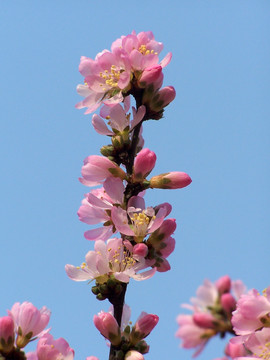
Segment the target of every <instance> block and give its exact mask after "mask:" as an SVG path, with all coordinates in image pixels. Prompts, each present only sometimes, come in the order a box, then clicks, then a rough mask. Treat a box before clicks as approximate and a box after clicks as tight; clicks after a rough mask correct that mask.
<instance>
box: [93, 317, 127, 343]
mask: <svg viewBox="0 0 270 360" xmlns="http://www.w3.org/2000/svg"><path fill="white" fill-rule="evenodd" d="M94 324H95V326H96V328H97V329H98V330H99V331H100V333H101V334H102V335H103V336H104V337H105V338H106V339H108V340H110V342H111V343H112V345H115V346H117V345H119V344H120V342H121V332H120V328H119V326H118V324H117V321H116V319H115V318H114V317H113V315H112V314H110V313H105V312H100V313H99V314H98V315H95V316H94Z"/></svg>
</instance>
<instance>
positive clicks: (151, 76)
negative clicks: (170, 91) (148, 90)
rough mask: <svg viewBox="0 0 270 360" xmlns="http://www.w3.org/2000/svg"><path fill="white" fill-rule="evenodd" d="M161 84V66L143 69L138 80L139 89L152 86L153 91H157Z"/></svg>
mask: <svg viewBox="0 0 270 360" xmlns="http://www.w3.org/2000/svg"><path fill="white" fill-rule="evenodd" d="M162 82H163V73H162V66H160V65H152V66H149V67H147V68H145V69H144V70H143V72H142V74H141V76H140V78H139V87H140V88H145V87H147V86H149V85H152V86H153V87H154V89H159V88H160V87H161V85H162Z"/></svg>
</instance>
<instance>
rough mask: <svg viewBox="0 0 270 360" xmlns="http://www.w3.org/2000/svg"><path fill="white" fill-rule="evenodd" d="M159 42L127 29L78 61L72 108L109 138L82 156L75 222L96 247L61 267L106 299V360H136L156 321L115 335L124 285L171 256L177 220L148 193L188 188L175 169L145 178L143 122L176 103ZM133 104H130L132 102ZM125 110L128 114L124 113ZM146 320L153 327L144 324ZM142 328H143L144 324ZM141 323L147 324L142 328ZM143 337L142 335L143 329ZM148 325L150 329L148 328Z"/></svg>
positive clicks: (148, 165)
mask: <svg viewBox="0 0 270 360" xmlns="http://www.w3.org/2000/svg"><path fill="white" fill-rule="evenodd" d="M162 49H163V44H162V43H160V42H157V41H156V40H155V38H154V35H153V34H152V32H150V31H148V32H141V33H138V34H136V33H135V31H133V32H132V33H131V34H129V35H127V36H122V37H121V38H120V39H117V40H116V41H114V42H113V44H112V46H111V50H110V51H109V50H103V51H102V52H100V53H99V54H98V55H97V56H96V58H95V59H94V60H93V59H90V58H87V57H85V56H83V57H82V58H81V61H80V65H79V71H80V73H81V74H82V75H83V77H84V84H80V85H78V87H77V91H78V93H79V94H80V95H82V96H84V97H85V99H84V100H82V101H81V102H79V103H78V104H77V105H76V107H77V108H79V109H80V108H83V107H86V108H87V110H86V112H85V113H86V114H89V113H91V112H94V111H95V110H97V109H98V108H99V107H100V106H101V108H100V111H99V114H93V115H92V125H93V127H94V129H95V130H96V132H97V133H99V134H101V135H103V136H106V139H107V138H110V140H111V143H110V144H109V145H104V146H103V147H102V148H101V149H100V152H101V156H100V155H90V156H88V157H86V158H85V160H84V163H83V166H82V169H81V178H80V179H79V180H80V182H81V183H82V184H83V185H85V186H87V187H88V188H89V187H90V188H92V189H90V190H88V192H87V193H86V194H85V196H84V198H83V200H82V203H81V206H80V207H79V210H78V217H79V219H80V220H81V221H82V222H84V223H86V224H88V225H90V226H93V225H94V226H95V227H94V228H90V229H89V230H87V231H86V232H85V234H84V236H85V238H86V239H87V240H90V241H93V242H94V249H91V250H90V251H88V253H87V254H86V256H85V261H84V262H82V264H81V265H80V266H74V265H71V264H67V265H66V267H65V269H66V273H67V275H68V276H69V277H70V278H71V279H72V280H75V281H95V285H94V286H92V292H93V293H94V294H95V295H96V298H97V299H98V300H105V299H108V300H109V301H110V303H111V304H112V305H113V308H114V311H113V315H111V314H109V313H103V312H102V313H100V314H99V315H97V316H95V317H94V323H95V325H96V327H97V328H98V329H99V331H100V332H101V334H102V335H103V336H104V337H105V338H106V339H107V340H109V341H110V344H111V350H110V359H111V360H116V359H130V360H132V359H142V358H143V354H144V353H145V352H147V351H148V348H149V346H148V345H147V346H146V343H145V342H144V338H145V336H147V335H148V334H149V333H150V331H151V330H152V328H153V327H154V326H152V325H153V324H152V323H151V322H152V321H154V323H155V325H156V323H157V319H158V317H157V316H156V315H149V314H148V315H144V316H143V317H142V319H140V320H138V321H137V322H136V324H135V325H134V327H133V328H132V329H131V328H130V327H129V326H127V327H126V328H125V329H121V323H122V320H123V319H122V317H123V316H124V315H123V309H124V303H125V301H124V298H125V292H126V289H127V285H128V283H129V282H130V279H134V280H137V281H141V280H146V279H149V278H150V277H152V276H153V275H154V274H155V273H156V272H166V271H168V270H170V268H171V266H170V264H169V261H168V257H169V255H170V254H171V253H172V252H173V250H174V248H175V239H174V238H173V237H172V235H173V233H174V231H175V229H176V222H175V219H174V218H168V216H169V215H170V213H171V211H172V207H171V205H170V204H168V203H162V204H154V205H150V206H149V205H148V204H146V201H145V199H144V195H145V192H146V190H148V189H156V188H158V189H179V188H183V187H186V186H187V185H189V184H190V183H191V178H190V177H189V175H188V174H186V173H185V172H181V171H172V172H166V173H163V174H158V175H154V176H150V174H151V173H152V171H153V170H154V167H155V164H156V160H157V157H156V154H155V153H154V152H153V151H151V150H150V149H148V148H145V147H144V139H143V136H142V124H143V122H144V121H147V120H150V119H153V120H159V119H161V118H162V116H163V112H164V108H165V107H166V106H167V105H168V104H169V103H170V102H171V101H172V100H173V99H174V98H175V90H174V88H173V87H172V86H166V87H162V84H163V78H164V75H163V69H164V67H165V66H167V65H168V64H169V62H170V60H171V56H172V55H171V53H168V54H167V55H166V56H165V58H164V59H163V60H161V61H160V60H159V54H160V52H161V51H162ZM132 102H133V103H134V104H135V106H132V108H131V103H132ZM130 108H131V110H130ZM148 322H150V323H151V324H152V325H151V326H150V325H149V324H148ZM142 324H144V325H142ZM146 324H147V326H146ZM144 326H146V328H145V331H142V330H140V328H141V327H142V328H144ZM148 326H150V327H149V328H148Z"/></svg>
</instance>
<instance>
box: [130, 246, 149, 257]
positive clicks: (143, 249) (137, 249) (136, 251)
mask: <svg viewBox="0 0 270 360" xmlns="http://www.w3.org/2000/svg"><path fill="white" fill-rule="evenodd" d="M147 254H148V246H147V245H145V244H144V243H139V244H136V245H135V246H134V247H133V255H138V256H142V257H146V255H147Z"/></svg>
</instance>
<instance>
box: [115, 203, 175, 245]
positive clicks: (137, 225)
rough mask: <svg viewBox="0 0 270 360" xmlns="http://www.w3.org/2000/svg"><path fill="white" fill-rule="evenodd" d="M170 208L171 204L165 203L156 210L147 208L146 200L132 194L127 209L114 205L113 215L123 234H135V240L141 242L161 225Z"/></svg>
mask: <svg viewBox="0 0 270 360" xmlns="http://www.w3.org/2000/svg"><path fill="white" fill-rule="evenodd" d="M169 209H171V207H170V205H169V204H167V203H164V204H163V206H162V207H161V208H159V209H158V211H157V212H156V211H155V208H152V207H148V208H145V201H144V199H143V198H142V197H141V196H132V197H131V198H130V199H129V201H128V206H127V210H124V209H122V208H121V207H114V208H113V209H112V213H111V215H112V220H113V223H114V225H115V227H116V229H117V230H118V231H119V232H120V233H122V234H125V235H128V236H134V240H135V241H136V242H138V243H139V242H142V241H143V239H144V237H145V236H146V235H148V234H150V233H152V232H154V231H155V230H156V229H158V228H159V227H160V226H161V224H162V222H163V220H164V218H165V216H166V215H167V214H168V212H169V211H170V210H169ZM168 210H169V211H168Z"/></svg>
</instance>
